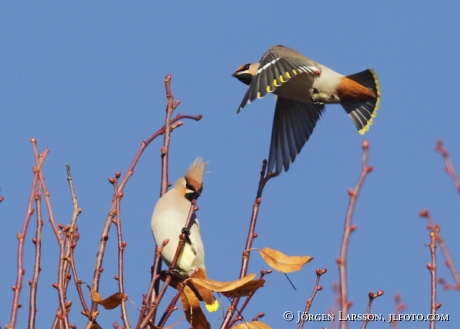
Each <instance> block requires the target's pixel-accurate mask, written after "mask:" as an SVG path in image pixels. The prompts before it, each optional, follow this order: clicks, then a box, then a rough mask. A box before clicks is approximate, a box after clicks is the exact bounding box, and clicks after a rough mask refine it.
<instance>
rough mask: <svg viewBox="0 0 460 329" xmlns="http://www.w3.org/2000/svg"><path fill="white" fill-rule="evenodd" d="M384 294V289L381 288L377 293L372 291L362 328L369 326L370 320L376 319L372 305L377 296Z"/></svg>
mask: <svg viewBox="0 0 460 329" xmlns="http://www.w3.org/2000/svg"><path fill="white" fill-rule="evenodd" d="M382 295H383V290H379V291H377V292H376V293H375V294H374V293H373V292H372V291H371V292H370V293H369V295H368V296H369V302H368V303H367V310H366V318H365V320H364V322H363V324H362V326H361V329H365V328H366V326H367V323H368V322H369V320H373V319H374V315H373V314H371V306H372V302H373V301H374V299H376V298H377V297H380V296H382Z"/></svg>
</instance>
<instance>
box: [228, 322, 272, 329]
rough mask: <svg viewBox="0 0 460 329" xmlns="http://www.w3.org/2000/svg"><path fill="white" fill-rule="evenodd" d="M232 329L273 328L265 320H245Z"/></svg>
mask: <svg viewBox="0 0 460 329" xmlns="http://www.w3.org/2000/svg"><path fill="white" fill-rule="evenodd" d="M232 329H272V328H271V327H270V326H267V325H266V324H265V323H263V322H259V321H252V322H243V323H240V324H237V325H236V326H234V327H232Z"/></svg>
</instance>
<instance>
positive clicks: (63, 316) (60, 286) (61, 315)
mask: <svg viewBox="0 0 460 329" xmlns="http://www.w3.org/2000/svg"><path fill="white" fill-rule="evenodd" d="M38 177H39V180H40V183H41V187H42V189H43V194H44V195H45V202H46V208H47V211H48V219H49V222H50V223H51V227H52V228H53V232H54V235H55V236H56V240H57V242H58V245H59V262H58V283H57V284H53V287H54V288H56V289H57V291H58V299H59V311H58V312H57V318H58V320H59V322H61V323H63V324H64V328H65V329H69V319H68V316H67V312H66V305H65V293H64V290H65V288H64V279H65V276H64V258H65V257H64V238H63V236H62V234H61V231H59V230H58V227H57V226H56V221H55V219H54V213H53V208H52V206H51V200H50V192H49V191H48V189H47V188H46V184H45V178H44V177H43V173H42V171H41V170H40V171H39V172H38Z"/></svg>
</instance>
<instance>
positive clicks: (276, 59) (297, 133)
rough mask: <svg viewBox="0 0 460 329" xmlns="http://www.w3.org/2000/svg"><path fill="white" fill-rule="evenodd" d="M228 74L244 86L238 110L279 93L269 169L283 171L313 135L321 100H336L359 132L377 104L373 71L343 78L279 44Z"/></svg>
mask: <svg viewBox="0 0 460 329" xmlns="http://www.w3.org/2000/svg"><path fill="white" fill-rule="evenodd" d="M232 76H234V77H236V78H237V79H238V80H240V81H241V82H243V83H245V84H247V85H249V88H248V90H247V92H246V94H245V95H244V97H243V100H242V102H241V104H240V106H239V108H238V112H240V111H241V110H242V109H243V108H244V106H245V105H246V104H248V103H250V102H252V101H253V100H254V99H256V98H262V97H264V96H265V95H266V94H267V93H274V94H275V95H277V96H278V98H277V102H276V107H275V117H274V120H273V130H272V139H271V144H270V154H269V160H268V170H269V171H273V169H274V168H275V167H276V171H281V170H282V169H283V167H284V170H285V171H288V169H289V165H290V163H291V162H293V161H294V160H295V157H296V155H297V154H298V153H299V152H300V150H301V149H302V147H303V145H304V144H305V142H306V141H307V140H308V138H309V137H310V135H311V134H312V132H313V129H314V128H315V125H316V122H317V121H318V120H319V118H320V116H321V114H322V113H323V111H324V104H334V103H340V104H341V105H342V107H343V108H344V109H345V111H346V112H347V114H348V116H349V117H350V118H351V119H352V121H353V123H354V124H355V126H356V128H357V129H358V131H359V132H360V133H361V134H364V133H365V132H366V131H367V130H369V126H370V125H371V124H372V118H373V117H375V116H376V111H377V109H378V105H379V102H380V86H379V82H378V79H377V75H376V74H375V72H374V71H373V70H372V69H369V70H366V71H363V72H360V73H357V74H352V75H346V76H345V75H342V74H340V73H337V72H335V71H334V70H332V69H330V68H328V67H327V66H324V65H322V64H320V63H317V62H315V61H313V60H311V59H309V58H307V57H305V56H304V55H302V54H301V53H299V52H298V51H296V50H294V49H291V48H288V47H284V46H281V45H279V46H273V47H271V48H270V49H268V50H267V51H266V52H265V54H264V55H263V56H262V58H261V59H260V62H259V63H250V64H244V65H241V66H240V67H239V68H238V69H237V70H236V72H235V73H233V75H232Z"/></svg>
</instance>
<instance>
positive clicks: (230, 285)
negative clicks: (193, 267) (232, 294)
mask: <svg viewBox="0 0 460 329" xmlns="http://www.w3.org/2000/svg"><path fill="white" fill-rule="evenodd" d="M255 276H256V275H255V274H248V275H246V276H245V277H242V278H241V279H238V280H236V281H232V282H221V281H215V280H211V279H197V278H193V279H190V281H192V283H193V285H198V286H201V287H203V288H207V289H209V290H213V291H216V292H225V291H232V290H235V289H236V288H239V287H241V286H243V285H244V284H246V283H248V282H249V281H251V280H252V279H254V277H255Z"/></svg>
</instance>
